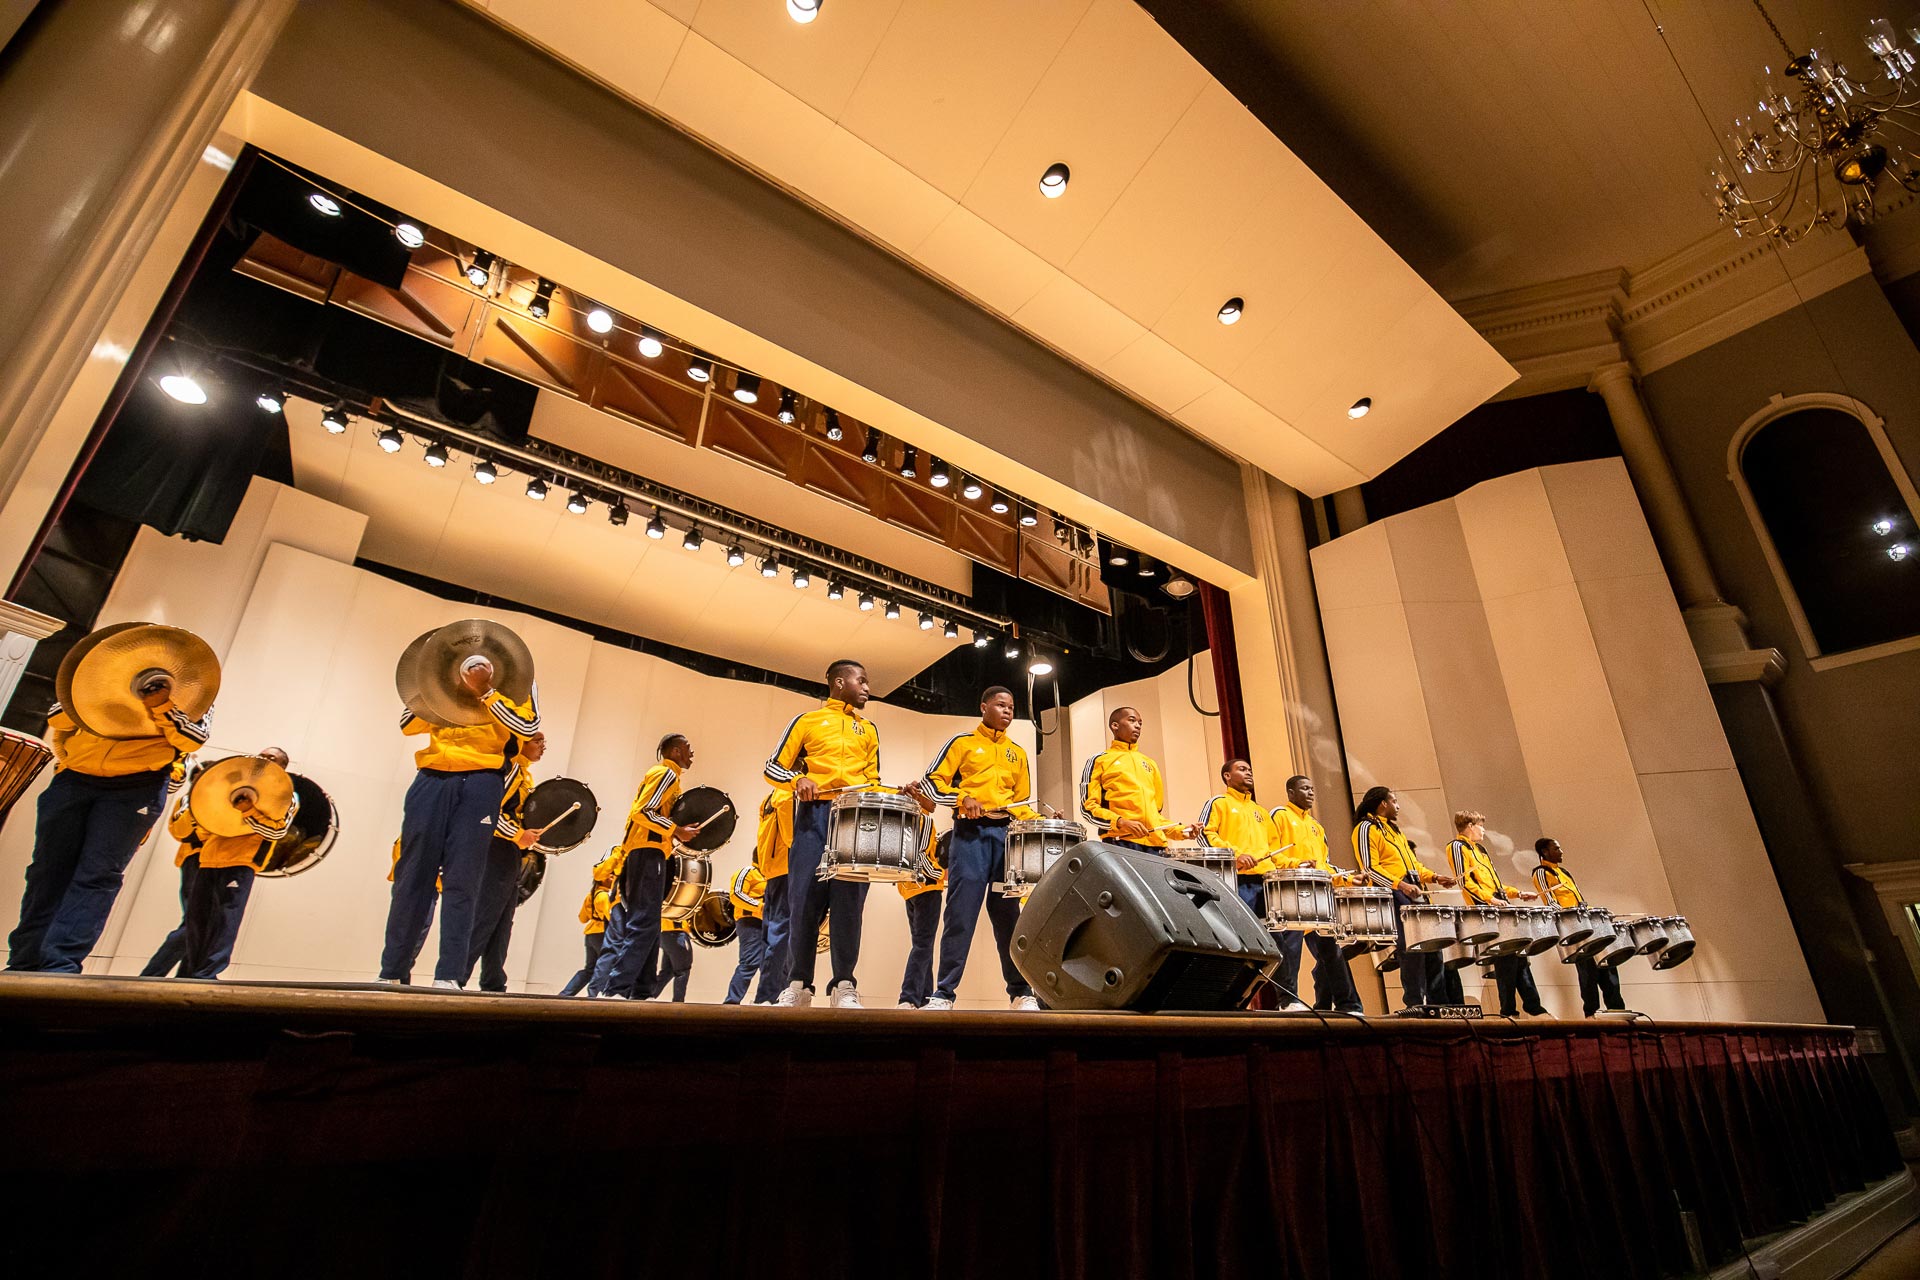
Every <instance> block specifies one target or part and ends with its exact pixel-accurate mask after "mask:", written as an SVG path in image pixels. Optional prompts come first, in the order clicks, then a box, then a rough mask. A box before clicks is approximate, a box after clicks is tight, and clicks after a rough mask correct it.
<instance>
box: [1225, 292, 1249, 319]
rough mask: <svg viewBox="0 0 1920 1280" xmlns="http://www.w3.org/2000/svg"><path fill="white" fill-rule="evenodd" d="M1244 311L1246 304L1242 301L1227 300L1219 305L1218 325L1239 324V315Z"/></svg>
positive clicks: (1238, 299) (1237, 299) (1235, 299)
mask: <svg viewBox="0 0 1920 1280" xmlns="http://www.w3.org/2000/svg"><path fill="white" fill-rule="evenodd" d="M1246 309H1247V304H1246V301H1245V300H1244V299H1241V298H1228V299H1227V300H1226V301H1225V302H1223V303H1221V304H1220V323H1221V324H1239V323H1240V316H1241V313H1242V312H1244V311H1246Z"/></svg>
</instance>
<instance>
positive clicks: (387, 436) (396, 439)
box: [374, 427, 407, 453]
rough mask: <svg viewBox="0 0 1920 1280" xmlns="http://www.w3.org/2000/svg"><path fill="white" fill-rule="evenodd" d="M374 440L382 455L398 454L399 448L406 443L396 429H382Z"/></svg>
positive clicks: (405, 439) (398, 429)
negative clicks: (377, 443)
mask: <svg viewBox="0 0 1920 1280" xmlns="http://www.w3.org/2000/svg"><path fill="white" fill-rule="evenodd" d="M374 439H375V440H376V441H378V442H379V445H380V451H381V452H382V453H398V452H400V446H401V445H403V444H405V443H406V442H407V438H406V437H405V436H403V435H401V434H400V428H398V427H382V428H381V429H380V433H379V434H378V435H376V436H375V437H374Z"/></svg>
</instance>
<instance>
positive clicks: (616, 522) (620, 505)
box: [607, 498, 627, 529]
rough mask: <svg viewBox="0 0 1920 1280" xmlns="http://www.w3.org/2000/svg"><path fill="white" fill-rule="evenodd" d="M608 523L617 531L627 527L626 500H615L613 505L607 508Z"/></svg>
mask: <svg viewBox="0 0 1920 1280" xmlns="http://www.w3.org/2000/svg"><path fill="white" fill-rule="evenodd" d="M607 523H608V524H610V525H612V526H613V527H614V528H616V529H624V528H626V527H627V503H626V500H625V499H624V498H615V499H614V500H613V505H612V506H610V507H608V508H607Z"/></svg>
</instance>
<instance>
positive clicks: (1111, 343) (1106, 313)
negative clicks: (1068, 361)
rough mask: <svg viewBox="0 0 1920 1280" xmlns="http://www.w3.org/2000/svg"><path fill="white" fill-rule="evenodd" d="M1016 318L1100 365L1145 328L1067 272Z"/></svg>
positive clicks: (1088, 362)
mask: <svg viewBox="0 0 1920 1280" xmlns="http://www.w3.org/2000/svg"><path fill="white" fill-rule="evenodd" d="M1013 321H1014V323H1015V324H1018V325H1020V326H1021V327H1023V328H1025V329H1027V330H1028V331H1029V332H1031V333H1034V334H1037V335H1038V336H1040V337H1041V338H1044V339H1046V340H1047V341H1048V342H1050V343H1052V344H1053V345H1054V346H1056V347H1058V348H1060V350H1062V351H1064V352H1066V353H1067V354H1068V355H1070V356H1072V357H1073V358H1074V359H1076V360H1078V361H1080V362H1081V363H1083V364H1086V365H1091V366H1092V367H1093V368H1096V369H1097V368H1099V367H1100V366H1101V365H1102V364H1104V363H1105V362H1106V361H1108V360H1110V359H1112V358H1113V356H1114V355H1115V354H1116V353H1117V352H1118V351H1119V350H1120V349H1121V348H1122V347H1124V346H1126V345H1127V344H1128V343H1130V342H1132V341H1134V339H1136V338H1138V337H1139V336H1140V335H1141V333H1142V332H1144V330H1142V329H1141V327H1140V326H1139V325H1138V324H1137V323H1135V322H1134V321H1132V320H1129V319H1127V317H1125V316H1123V315H1121V314H1120V312H1119V311H1118V310H1117V309H1115V308H1114V307H1113V306H1112V305H1110V304H1109V303H1107V302H1105V301H1103V300H1101V299H1100V298H1098V297H1096V296H1095V295H1094V294H1093V293H1092V292H1091V291H1089V290H1087V289H1084V288H1082V287H1081V286H1080V285H1077V284H1075V283H1074V282H1073V281H1071V280H1069V279H1067V277H1065V276H1055V277H1054V278H1053V280H1052V281H1051V282H1049V283H1048V285H1047V287H1046V288H1044V289H1042V290H1040V292H1039V293H1037V294H1035V295H1034V297H1033V299H1032V301H1030V302H1028V303H1027V305H1026V306H1024V307H1022V308H1020V310H1018V311H1016V312H1014V314H1013Z"/></svg>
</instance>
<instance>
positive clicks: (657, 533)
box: [647, 507, 667, 542]
mask: <svg viewBox="0 0 1920 1280" xmlns="http://www.w3.org/2000/svg"><path fill="white" fill-rule="evenodd" d="M647 536H648V537H649V538H652V539H653V540H654V541H655V542H658V541H659V540H660V539H662V538H664V537H666V536H667V522H666V521H665V520H662V519H661V518H660V508H658V507H655V508H654V509H653V519H651V520H649V521H647Z"/></svg>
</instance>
